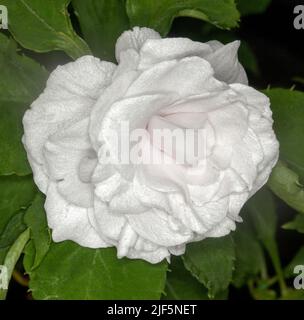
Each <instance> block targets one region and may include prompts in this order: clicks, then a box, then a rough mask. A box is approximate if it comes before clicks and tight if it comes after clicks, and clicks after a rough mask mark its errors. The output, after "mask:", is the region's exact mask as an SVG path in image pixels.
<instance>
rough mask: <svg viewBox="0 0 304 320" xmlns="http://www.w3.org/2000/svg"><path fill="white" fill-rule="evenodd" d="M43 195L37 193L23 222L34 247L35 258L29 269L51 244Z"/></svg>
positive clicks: (39, 260)
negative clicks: (29, 232)
mask: <svg viewBox="0 0 304 320" xmlns="http://www.w3.org/2000/svg"><path fill="white" fill-rule="evenodd" d="M44 202H45V197H44V196H43V195H42V194H41V193H37V195H36V197H35V199H34V201H33V203H32V205H31V206H30V207H29V208H28V209H27V211H26V213H25V216H24V222H25V224H26V225H27V226H28V227H29V228H30V230H31V239H32V241H33V245H34V248H35V259H34V261H33V265H32V267H31V269H35V268H36V267H37V266H39V264H40V263H41V261H42V260H43V258H44V257H45V255H46V254H47V252H48V251H49V248H50V244H51V237H50V231H49V229H48V224H47V220H46V214H45V211H44Z"/></svg>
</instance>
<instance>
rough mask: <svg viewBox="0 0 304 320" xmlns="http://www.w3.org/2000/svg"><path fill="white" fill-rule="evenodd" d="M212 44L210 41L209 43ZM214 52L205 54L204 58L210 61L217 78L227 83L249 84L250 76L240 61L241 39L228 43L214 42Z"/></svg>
mask: <svg viewBox="0 0 304 320" xmlns="http://www.w3.org/2000/svg"><path fill="white" fill-rule="evenodd" d="M209 44H210V43H209ZM211 46H212V47H213V50H214V51H213V52H212V53H211V54H208V55H205V56H204V59H206V60H207V61H209V62H210V64H211V65H212V67H213V68H214V75H215V77H216V78H217V79H219V80H221V81H224V82H226V83H242V84H246V85H247V84H248V78H247V75H246V72H245V70H244V68H243V66H242V65H241V64H240V63H239V61H238V56H237V52H238V49H239V47H240V41H234V42H231V43H228V44H226V45H223V44H219V43H216V42H212V43H211Z"/></svg>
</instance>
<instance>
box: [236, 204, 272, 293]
mask: <svg viewBox="0 0 304 320" xmlns="http://www.w3.org/2000/svg"><path fill="white" fill-rule="evenodd" d="M242 217H243V219H244V222H243V223H241V224H239V225H238V226H237V228H236V231H235V232H234V233H233V239H234V243H235V253H236V259H235V270H234V273H233V284H234V285H235V286H236V287H237V288H240V287H242V286H243V285H245V284H246V283H247V281H248V280H249V279H250V278H252V277H255V276H256V275H258V274H259V273H263V272H264V270H265V268H266V266H265V258H264V253H263V250H262V247H261V245H260V243H259V241H258V240H257V237H256V234H255V233H254V231H253V229H252V227H251V225H250V223H249V219H248V218H249V217H248V212H246V210H243V212H242Z"/></svg>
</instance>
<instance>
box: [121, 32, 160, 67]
mask: <svg viewBox="0 0 304 320" xmlns="http://www.w3.org/2000/svg"><path fill="white" fill-rule="evenodd" d="M160 38H161V37H160V35H159V33H158V32H156V31H154V30H153V29H149V28H139V27H134V28H133V30H129V31H125V32H124V33H123V34H122V35H121V36H120V37H119V38H118V39H117V42H116V48H115V56H116V60H117V61H118V62H120V60H121V54H122V53H123V52H125V51H127V50H130V49H132V50H134V51H137V52H139V51H140V49H141V47H142V46H143V45H144V43H145V42H146V41H147V40H148V39H160Z"/></svg>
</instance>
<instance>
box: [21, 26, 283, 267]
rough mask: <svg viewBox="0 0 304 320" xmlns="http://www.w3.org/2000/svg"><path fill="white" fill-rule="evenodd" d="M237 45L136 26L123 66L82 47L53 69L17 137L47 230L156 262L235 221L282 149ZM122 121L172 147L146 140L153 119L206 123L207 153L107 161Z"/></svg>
mask: <svg viewBox="0 0 304 320" xmlns="http://www.w3.org/2000/svg"><path fill="white" fill-rule="evenodd" d="M238 47H239V42H237V41H236V42H232V43H230V44H227V45H223V44H221V43H219V42H217V41H211V42H208V43H199V42H193V41H191V40H189V39H186V38H167V39H161V37H160V36H159V34H158V33H156V32H155V31H153V30H151V29H147V28H137V27H136V28H134V29H133V30H132V31H127V32H125V33H123V34H122V35H121V37H120V38H119V39H118V41H117V44H116V58H117V61H118V65H115V64H113V63H109V62H104V61H100V60H99V59H97V58H94V57H92V56H84V57H82V58H80V59H78V60H76V61H75V62H71V63H68V64H66V65H64V66H59V67H57V69H56V70H55V71H54V72H52V74H51V75H50V78H49V80H48V82H47V86H46V89H45V91H44V92H43V93H42V94H41V95H40V97H39V98H38V99H37V100H36V101H34V102H33V104H32V106H31V109H30V110H28V111H27V112H26V114H25V116H24V119H23V123H24V130H25V133H24V138H23V141H24V145H25V148H26V150H27V153H28V159H29V161H30V164H31V167H32V169H33V173H34V179H35V182H36V184H37V185H38V187H39V189H40V190H41V191H42V192H43V193H45V194H46V203H45V209H46V213H47V218H48V224H49V226H50V228H52V237H53V239H54V241H63V240H73V241H75V242H77V243H79V244H80V245H82V246H86V247H91V248H104V247H110V246H115V247H117V255H118V257H123V256H126V257H129V258H132V259H136V258H140V259H144V260H147V261H149V262H151V263H157V262H159V261H161V260H162V259H164V258H169V257H170V254H174V255H179V254H182V253H184V251H185V245H186V244H187V243H189V242H193V241H198V240H202V239H204V238H206V237H220V236H224V235H226V234H228V233H229V232H230V231H231V230H234V229H235V224H236V222H237V221H241V218H240V217H239V212H240V209H241V208H242V206H243V204H244V203H245V202H246V200H247V199H248V198H249V197H250V196H252V195H253V194H254V193H255V192H256V191H257V190H258V189H259V188H261V187H262V186H263V185H264V184H265V183H266V181H267V179H268V177H269V175H270V172H271V169H272V168H273V166H274V165H275V163H276V161H277V158H278V142H277V140H276V137H275V134H274V132H273V130H272V123H273V120H272V113H271V110H270V108H269V100H268V98H267V97H266V96H265V95H263V94H262V93H260V92H258V91H256V90H254V89H253V88H251V87H249V86H248V85H247V77H246V73H245V71H244V69H243V67H242V66H241V65H240V63H239V62H238V59H237V50H238ZM122 122H127V123H128V124H129V127H130V130H136V129H142V130H145V131H146V132H147V138H146V139H143V140H142V145H143V150H146V151H148V150H154V152H155V151H156V153H158V154H160V155H162V156H165V157H169V158H170V157H171V158H172V157H174V156H173V154H172V153H170V152H167V151H166V150H164V149H163V148H162V145H159V144H154V142H153V139H149V137H150V135H151V134H152V133H153V131H154V130H155V129H164V128H165V129H170V130H175V129H181V130H187V129H195V130H196V129H203V130H204V132H205V134H206V137H207V138H206V143H205V146H204V148H205V153H204V156H203V158H202V159H196V161H193V162H191V157H190V161H188V163H186V164H179V163H171V164H170V165H168V164H161V163H157V164H154V163H139V164H134V163H132V162H131V163H128V164H123V163H117V162H115V161H113V163H111V162H107V163H105V162H104V161H102V157H101V154H103V152H104V150H105V149H107V150H112V151H117V150H115V148H116V149H117V143H113V139H111V132H118V131H119V130H120V127H121V124H122ZM118 136H119V135H118ZM176 148H178V145H177V147H176ZM113 154H117V152H116V153H115V152H113Z"/></svg>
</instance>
